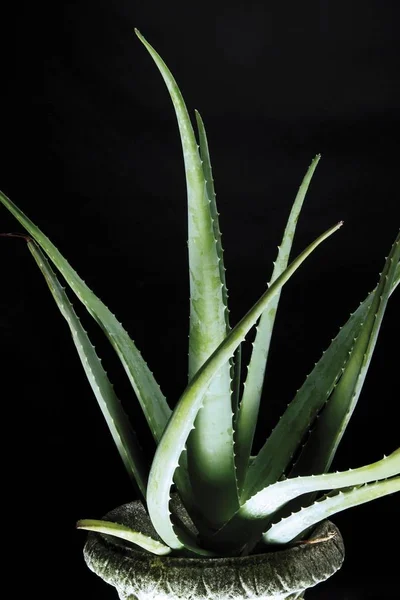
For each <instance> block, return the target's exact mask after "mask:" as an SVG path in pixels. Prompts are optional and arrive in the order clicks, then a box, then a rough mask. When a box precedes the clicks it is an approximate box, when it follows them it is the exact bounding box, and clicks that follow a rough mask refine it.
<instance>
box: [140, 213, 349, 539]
mask: <svg viewBox="0 0 400 600" xmlns="http://www.w3.org/2000/svg"><path fill="white" fill-rule="evenodd" d="M341 225H342V223H338V224H337V225H335V226H334V227H332V228H331V229H329V230H328V231H326V232H325V233H324V234H322V235H321V236H320V237H319V238H318V239H317V240H315V241H314V242H313V243H312V244H311V245H310V246H309V247H308V248H306V250H304V251H303V252H302V253H301V254H300V255H299V256H298V257H297V258H296V259H295V260H294V261H293V262H292V264H291V265H290V266H289V267H288V268H287V269H286V270H285V271H284V273H282V275H280V277H278V279H277V280H276V281H275V282H274V283H273V284H272V285H271V287H270V288H269V289H268V290H267V291H266V292H265V293H264V294H263V295H262V296H261V298H260V299H259V300H258V302H256V304H255V305H254V306H253V307H252V308H251V309H250V311H249V312H248V313H247V314H246V315H245V316H244V317H243V319H242V320H241V321H240V322H239V323H238V324H237V325H236V327H234V328H233V329H232V330H231V331H230V332H229V334H228V335H227V337H226V338H225V340H224V341H223V342H222V343H221V344H220V346H219V348H218V349H217V350H216V351H215V352H214V353H213V354H212V355H211V357H210V358H209V359H208V360H207V361H206V363H205V364H204V365H203V367H202V368H201V369H200V370H199V371H198V372H197V373H196V375H195V376H194V377H193V379H192V380H191V382H190V383H189V385H188V387H187V388H186V390H185V392H184V393H183V395H182V396H181V398H180V400H179V402H178V404H177V406H176V407H175V409H174V412H173V414H172V416H171V419H170V420H169V422H168V425H167V427H166V429H165V431H164V434H163V437H162V439H161V441H160V443H159V445H158V448H157V450H156V454H155V457H154V460H153V464H152V467H151V470H150V475H149V483H148V486H147V505H148V509H149V514H150V518H151V520H152V523H153V525H154V527H155V528H156V530H157V532H158V534H159V536H160V537H161V538H162V539H163V540H164V542H165V543H166V544H168V545H169V546H171V547H172V548H180V547H181V544H182V542H181V541H180V539H179V536H178V534H177V533H176V532H175V530H174V527H173V523H172V522H171V520H170V515H169V502H170V488H171V485H172V481H173V476H174V472H175V469H176V468H177V466H178V464H179V457H180V455H181V453H182V451H183V449H184V447H185V444H186V440H187V438H188V436H189V433H190V431H191V430H192V428H193V424H194V421H195V419H196V416H197V413H198V411H199V409H200V408H201V405H202V400H203V397H204V393H205V391H206V390H207V388H208V386H209V384H210V381H211V380H212V378H213V377H214V376H215V374H216V373H217V372H218V370H219V369H220V368H221V367H222V366H223V365H224V364H226V362H228V361H229V358H230V357H231V356H232V355H233V353H234V352H235V350H236V348H237V347H238V346H239V344H241V343H242V342H243V340H244V339H245V336H246V335H247V333H248V332H249V330H250V329H251V327H253V325H254V324H255V323H256V322H257V320H258V319H259V317H260V315H261V314H262V313H263V311H264V310H266V309H267V308H268V305H269V303H270V301H271V300H272V299H273V297H274V296H275V294H276V293H277V292H278V291H279V290H280V289H281V287H282V286H283V285H284V284H285V283H286V282H287V281H288V279H289V278H290V277H291V275H292V274H293V273H294V272H295V271H296V269H297V268H298V267H299V266H300V265H301V264H302V262H303V261H304V260H305V259H306V258H307V256H309V254H311V252H312V251H313V250H314V249H315V248H316V247H317V246H318V245H319V244H320V243H321V242H323V241H324V240H325V239H326V238H327V237H328V236H330V235H331V234H332V233H334V232H335V231H336V230H337V229H338V228H339V227H340V226H341ZM210 501H213V498H212V497H210Z"/></svg>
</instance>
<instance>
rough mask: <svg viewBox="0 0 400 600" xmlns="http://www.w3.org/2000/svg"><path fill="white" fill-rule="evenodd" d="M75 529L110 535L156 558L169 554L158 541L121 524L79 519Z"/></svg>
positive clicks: (166, 548)
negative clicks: (138, 547)
mask: <svg viewBox="0 0 400 600" xmlns="http://www.w3.org/2000/svg"><path fill="white" fill-rule="evenodd" d="M76 528H77V529H85V530H86V531H94V532H96V533H105V534H106V535H112V536H114V537H117V538H120V539H121V540H125V541H127V542H130V543H131V544H135V546H140V547H141V548H143V549H144V550H147V551H148V552H151V553H152V554H157V555H158V556H166V555H167V554H171V548H169V547H168V546H165V544H162V543H161V542H159V541H158V540H155V539H154V538H152V537H150V536H148V535H144V534H143V533H140V532H139V531H134V530H133V529H130V528H129V527H127V526H126V525H121V523H113V522H112V521H102V520H98V519H81V520H80V521H78V522H77V524H76Z"/></svg>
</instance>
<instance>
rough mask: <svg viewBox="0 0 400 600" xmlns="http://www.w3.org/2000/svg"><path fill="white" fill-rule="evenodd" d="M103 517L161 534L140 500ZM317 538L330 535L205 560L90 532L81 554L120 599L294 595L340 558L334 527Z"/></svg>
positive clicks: (262, 599) (257, 599)
mask: <svg viewBox="0 0 400 600" xmlns="http://www.w3.org/2000/svg"><path fill="white" fill-rule="evenodd" d="M182 516H183V517H184V515H182ZM104 518H105V519H107V520H109V521H117V522H119V523H123V524H124V525H128V526H129V527H132V529H135V530H137V531H140V532H142V533H144V534H145V535H151V536H152V537H154V538H156V539H160V538H159V537H158V535H157V534H156V532H155V530H154V528H153V526H152V524H151V522H150V520H149V518H148V515H147V513H146V511H145V510H144V508H143V505H142V504H141V503H140V502H132V503H130V504H124V505H123V506H120V507H119V508H116V509H115V510H113V511H111V512H109V513H108V514H107V515H105V517H104ZM331 536H332V537H331ZM320 538H329V539H327V540H326V541H319V542H316V543H312V544H310V543H305V544H299V545H294V546H291V547H287V548H286V549H284V550H278V551H271V552H265V553H263V554H254V555H250V556H243V557H227V558H211V559H210V558H185V557H179V558H177V557H172V556H156V555H153V554H150V553H148V552H145V551H144V550H143V551H142V550H141V549H139V548H137V547H134V546H132V545H129V544H128V543H126V542H124V541H123V540H119V539H118V538H114V537H111V536H106V535H103V534H98V533H90V534H89V535H88V540H87V542H86V545H85V548H84V558H85V561H86V564H87V565H88V567H89V568H90V569H91V570H92V571H94V573H96V574H97V575H99V576H100V577H101V578H102V579H103V580H104V581H106V582H107V583H109V584H111V585H113V586H114V587H115V588H116V590H117V592H118V595H119V598H120V599H121V600H177V599H180V600H251V599H254V600H272V599H274V600H284V599H287V600H299V599H300V598H303V597H304V592H305V591H306V590H307V589H308V588H310V587H313V586H315V585H317V584H318V583H320V582H321V581H325V580H326V579H328V578H329V577H331V575H333V574H334V573H335V572H336V571H337V570H338V569H339V568H340V567H341V565H342V563H343V559H344V546H343V540H342V536H341V534H340V532H339V530H338V529H337V527H336V526H335V525H333V523H331V522H329V521H324V522H323V523H321V524H320V525H318V526H317V527H316V528H315V530H314V532H313V534H312V536H311V537H310V540H311V541H312V540H313V539H320Z"/></svg>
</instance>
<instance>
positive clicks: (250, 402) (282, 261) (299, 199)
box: [235, 155, 321, 492]
mask: <svg viewBox="0 0 400 600" xmlns="http://www.w3.org/2000/svg"><path fill="white" fill-rule="evenodd" d="M320 158H321V156H320V155H317V156H316V157H315V158H314V160H313V161H312V163H311V165H310V166H309V168H308V170H307V173H306V175H305V177H304V179H303V181H302V183H301V185H300V188H299V191H298V192H297V195H296V198H295V200H294V203H293V206H292V209H291V211H290V215H289V218H288V222H287V225H286V228H285V231H284V234H283V238H282V242H281V245H280V246H279V251H278V256H277V259H276V262H275V263H274V270H273V273H272V277H271V281H270V283H272V282H273V281H275V280H276V279H277V278H278V277H279V275H280V274H281V273H283V271H284V270H285V269H286V267H287V265H288V262H289V256H290V252H291V249H292V243H293V239H294V234H295V232H296V225H297V221H298V219H299V216H300V211H301V209H302V206H303V202H304V199H305V196H306V193H307V190H308V187H309V185H310V183H311V179H312V176H313V175H314V172H315V169H316V168H317V165H318V162H319V160H320ZM279 298H280V292H279V293H278V294H276V296H275V298H274V299H273V301H272V302H271V304H270V306H269V308H268V310H267V311H265V312H264V313H263V314H262V315H261V318H260V322H259V324H258V325H257V328H256V331H257V333H256V337H255V340H254V343H253V349H252V353H251V359H250V362H249V366H248V371H247V377H246V382H245V385H244V388H243V396H242V401H241V403H240V406H239V413H238V419H237V424H236V433H235V452H236V468H237V478H238V488H239V492H241V491H242V490H243V485H244V479H245V476H246V472H247V467H248V464H249V458H250V454H251V449H252V445H253V439H254V434H255V430H256V425H257V419H258V413H259V407H260V400H261V394H262V390H263V384H264V376H265V370H266V366H267V360H268V353H269V348H270V344H271V338H272V332H273V329H274V323H275V317H276V312H277V310H278V304H279Z"/></svg>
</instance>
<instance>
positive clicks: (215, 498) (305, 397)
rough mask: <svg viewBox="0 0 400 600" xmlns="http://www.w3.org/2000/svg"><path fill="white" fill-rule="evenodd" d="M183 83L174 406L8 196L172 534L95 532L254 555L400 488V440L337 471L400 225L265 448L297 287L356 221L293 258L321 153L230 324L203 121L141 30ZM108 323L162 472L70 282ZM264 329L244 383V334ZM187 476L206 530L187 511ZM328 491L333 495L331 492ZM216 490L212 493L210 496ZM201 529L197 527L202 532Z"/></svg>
mask: <svg viewBox="0 0 400 600" xmlns="http://www.w3.org/2000/svg"><path fill="white" fill-rule="evenodd" d="M136 33H137V35H138V37H139V39H140V40H141V42H142V43H143V44H144V46H145V47H146V49H147V50H148V52H149V53H150V55H151V57H152V58H153V60H154V62H155V64H156V65H157V67H158V69H159V71H160V73H161V75H162V77H163V79H164V81H165V83H166V86H167V88H168V91H169V93H170V96H171V99H172V102H173V106H174V109H175V112H176V116H177V120H178V125H179V131H180V136H181V141H182V148H183V156H184V163H185V173H186V184H187V195H188V240H189V274H190V328H189V381H188V385H187V387H186V389H185V390H184V391H183V393H182V395H181V397H180V398H179V399H178V400H177V402H176V404H175V407H174V409H173V410H172V409H171V407H170V405H169V404H168V403H167V400H166V398H165V397H164V395H163V393H162V391H161V390H160V387H159V386H158V384H157V382H156V380H155V379H154V376H153V375H152V372H151V371H150V369H149V367H148V366H147V364H146V363H145V361H144V359H143V358H142V356H141V354H140V352H139V350H138V349H137V347H136V345H135V343H134V342H133V340H132V339H131V338H130V337H129V336H128V334H127V332H126V331H125V329H124V328H123V326H122V325H121V323H119V322H118V320H117V319H116V318H115V316H114V315H113V314H112V312H111V311H110V310H109V309H108V308H107V307H106V306H105V305H104V304H103V302H102V301H101V300H100V299H99V298H98V297H97V296H96V295H95V294H94V293H93V292H92V291H91V290H90V289H89V288H88V286H87V285H86V284H85V283H84V282H83V280H82V279H81V278H80V277H79V275H78V274H77V273H76V271H75V270H74V269H73V268H72V267H71V266H70V265H69V263H68V262H67V261H66V259H65V258H64V257H63V256H62V255H61V253H60V252H59V251H58V250H57V248H56V247H55V246H54V245H53V244H52V243H51V241H50V240H49V239H48V238H47V237H46V236H45V235H44V234H43V233H42V232H41V231H40V229H39V228H38V227H37V226H36V225H34V223H33V222H32V221H31V220H30V219H29V218H28V217H27V216H26V215H25V214H24V213H23V212H22V211H21V210H20V209H19V208H18V207H17V206H16V205H15V204H14V203H13V202H12V201H11V200H10V199H9V198H7V197H6V196H5V195H4V194H1V195H0V199H1V202H2V204H3V205H4V206H5V207H6V208H7V209H8V210H9V211H10V212H11V213H12V214H13V215H14V216H15V217H16V219H18V221H19V222H20V224H21V225H22V226H23V227H24V228H25V230H26V231H27V234H26V236H25V237H26V240H27V245H28V248H29V250H30V251H31V253H32V255H33V257H34V259H35V261H36V263H37V265H38V267H39V269H40V270H41V272H42V274H43V276H44V277H45V280H46V282H47V284H48V286H49V288H50V291H51V293H52V295H53V297H54V299H55V301H56V303H57V305H58V307H59V309H60V311H61V313H62V315H63V317H64V318H65V319H66V321H67V323H68V325H69V328H70V330H71V334H72V338H73V341H74V343H75V345H76V349H77V351H78V353H79V357H80V360H81V362H82V366H83V368H84V370H85V372H86V375H87V377H88V380H89V382H90V385H91V387H92V389H93V392H94V394H95V396H96V399H97V401H98V403H99V406H100V408H101V410H102V412H103V415H104V417H105V419H106V421H107V424H108V427H109V429H110V432H111V434H112V436H113V438H114V441H115V444H116V446H117V448H118V451H119V453H120V455H121V458H122V460H123V462H124V465H125V467H126V469H127V472H128V474H129V476H130V477H131V479H132V481H133V483H134V484H135V486H136V489H137V491H138V492H139V494H140V496H141V498H142V500H143V503H144V505H145V506H146V508H147V511H148V514H149V516H150V519H151V522H152V523H153V525H154V528H155V530H156V531H157V533H158V535H159V537H160V538H161V540H162V541H161V542H160V541H159V540H156V539H153V538H152V537H150V536H146V535H144V534H143V533H141V532H138V531H133V530H131V529H130V528H128V527H126V526H125V525H121V524H119V523H112V522H108V521H100V520H93V519H85V520H81V521H79V522H78V527H79V528H81V529H86V530H92V531H98V532H103V533H106V534H109V535H112V536H117V537H120V538H122V539H124V540H127V541H129V542H132V543H133V544H134V545H136V546H140V547H141V548H143V549H145V550H146V551H148V552H151V553H154V554H159V555H166V554H172V555H176V556H180V555H187V554H190V555H193V556H196V555H199V556H203V557H205V558H207V557H210V558H212V557H216V556H235V555H240V554H242V555H243V554H248V553H251V552H252V551H253V550H254V548H255V547H256V546H257V548H258V549H259V548H262V547H263V546H267V545H274V546H275V545H284V544H288V543H290V542H293V541H296V540H298V539H302V538H303V537H304V536H305V535H306V533H307V532H308V531H309V529H310V528H311V527H313V526H314V525H315V524H317V523H318V522H319V521H321V520H323V519H325V518H327V517H329V516H331V515H333V514H335V513H336V512H339V511H342V510H344V509H347V508H350V507H352V506H356V505H359V504H362V503H364V502H369V501H371V500H373V499H375V498H379V497H382V496H384V495H387V494H392V493H394V492H397V491H400V448H398V449H395V450H394V451H393V452H392V454H390V455H389V456H387V457H384V458H382V459H380V460H377V461H376V462H374V463H372V464H369V465H365V466H362V467H359V468H355V469H353V470H349V471H346V472H339V473H331V472H330V467H331V464H332V460H333V457H334V455H335V452H336V450H337V447H338V444H339V443H340V440H341V438H342V436H343V433H344V431H345V429H346V427H347V425H348V422H349V419H350V417H351V415H352V413H353V410H354V408H355V406H356V404H357V401H358V398H359V395H360V392H361V389H362V386H363V383H364V380H365V376H366V373H367V371H368V367H369V364H370V361H371V357H372V354H373V350H374V347H375V344H376V340H377V336H378V333H379V329H380V326H381V323H382V319H383V316H384V313H385V309H386V306H387V303H388V301H389V298H390V296H391V295H392V293H393V292H394V290H395V288H396V287H397V285H398V284H399V281H400V237H399V235H398V236H397V238H396V240H395V242H394V244H393V246H392V248H391V250H390V252H389V254H388V257H387V259H386V262H385V264H384V267H383V270H382V273H381V276H380V279H379V282H378V284H377V286H376V287H375V289H374V290H373V291H372V292H371V293H370V294H369V295H368V296H367V297H366V298H365V300H364V301H363V302H362V303H361V304H360V306H359V307H358V308H357V310H356V311H355V312H354V313H353V314H351V316H350V318H349V320H348V321H347V323H346V324H345V325H344V326H343V327H342V328H341V329H340V331H339V333H338V335H337V336H336V338H335V339H334V340H333V341H332V343H331V345H330V346H329V348H328V349H327V350H326V351H325V352H324V354H323V355H322V357H321V359H320V360H319V362H318V363H316V365H315V367H314V369H313V370H312V372H311V373H310V374H309V375H308V376H307V378H306V379H305V382H304V384H303V385H302V386H301V387H300V389H299V390H298V391H297V393H296V395H295V397H294V398H293V400H292V402H291V403H290V404H289V405H288V407H287V408H286V410H285V412H284V413H283V415H282V417H281V418H280V420H279V422H278V423H277V425H276V426H275V428H274V429H273V431H272V432H271V434H270V436H269V437H268V439H267V440H266V441H265V443H264V445H263V446H262V447H261V450H260V451H259V452H258V453H257V454H256V455H253V454H252V448H253V440H254V434H255V428H256V424H257V419H258V414H259V407H260V402H261V396H262V387H263V381H264V376H265V370H266V364H267V359H268V353H269V347H270V342H271V338H272V332H273V329H274V322H275V316H276V313H277V309H278V304H279V298H280V294H281V291H282V288H283V286H284V285H285V283H286V282H287V281H288V280H289V278H290V277H291V276H292V275H293V274H294V273H295V272H296V271H297V269H298V268H299V267H300V266H301V264H302V263H303V262H304V260H305V259H306V258H307V257H308V256H309V255H310V254H311V253H312V252H313V251H314V250H315V249H316V248H317V247H318V246H319V245H320V244H321V243H322V242H323V241H325V240H326V239H327V238H328V237H330V236H331V235H332V234H333V233H334V232H336V231H337V230H338V229H339V228H340V227H341V225H342V223H338V224H336V225H334V226H333V227H331V228H330V229H329V230H328V231H326V232H325V233H323V234H322V235H320V236H319V237H318V238H317V239H316V240H315V241H313V242H312V243H311V244H310V245H309V246H308V247H307V248H306V249H305V250H304V251H303V252H301V254H299V255H298V256H297V257H296V258H294V259H293V260H292V261H291V262H289V256H290V253H291V246H292V242H293V238H294V235H295V230H296V226H297V221H298V218H299V214H300V211H301V208H302V205H303V201H304V198H305V195H306V192H307V189H308V187H309V184H310V182H311V179H312V177H313V175H314V171H315V169H316V167H317V164H318V162H319V159H320V157H319V156H316V157H315V159H314V160H313V161H312V163H311V165H310V167H309V169H308V171H307V173H306V175H305V177H304V179H303V181H302V183H301V185H300V188H299V191H298V194H297V196H296V198H295V201H294V204H293V207H292V209H291V212H290V214H289V218H288V222H287V226H286V229H285V231H284V234H283V238H282V243H281V245H280V247H279V251H278V256H277V258H276V261H275V263H274V268H273V273H272V276H271V279H270V283H269V286H268V288H267V290H266V291H265V293H264V294H263V295H262V296H261V297H260V298H259V300H258V301H257V302H256V303H255V304H254V306H252V307H251V308H250V310H249V311H248V312H247V314H246V315H245V316H244V317H243V318H242V319H241V320H240V321H239V322H238V323H236V324H235V325H234V326H233V324H232V325H231V323H230V322H229V312H228V306H227V296H228V295H227V289H226V282H225V269H224V264H223V251H222V246H221V234H220V230H219V226H218V212H217V207H216V199H215V192H214V185H213V177H212V171H211V163H210V155H209V149H208V144H207V137H206V132H205V128H204V124H203V121H202V119H201V117H200V115H199V113H197V112H196V125H197V139H196V133H195V131H194V129H193V126H192V123H191V121H190V117H189V115H188V112H187V109H186V106H185V103H184V100H183V98H182V95H181V93H180V90H179V88H178V86H177V84H176V82H175V80H174V78H173V76H172V74H171V73H170V71H169V70H168V68H167V66H166V65H165V63H164V62H163V60H162V59H161V57H160V56H159V55H158V54H157V52H156V51H155V50H154V49H153V48H152V47H151V46H150V44H149V43H148V42H147V41H146V40H145V39H144V38H143V36H142V35H141V34H140V33H139V32H138V31H136ZM53 267H55V269H56V271H58V272H59V273H60V274H61V276H62V277H63V279H64V280H65V281H66V283H67V285H68V287H69V290H70V291H71V292H72V293H73V294H75V295H76V297H77V298H78V300H80V301H81V302H82V304H83V305H84V306H85V308H86V309H87V311H88V312H89V314H90V315H91V316H92V317H93V319H94V320H95V321H96V322H97V323H98V325H100V327H101V328H102V330H103V331H104V333H105V334H106V336H107V338H108V340H109V341H110V343H111V344H112V346H113V348H114V350H115V351H116V353H117V355H118V357H119V359H120V360H121V362H122V364H123V366H124V369H125V371H126V374H127V376H128V378H129V381H130V383H131V385H132V388H133V391H134V393H135V395H136V396H137V399H138V401H139V403H140V405H141V408H142V410H143V413H144V416H145V418H146V421H147V423H148V426H149V428H150V430H151V433H152V435H153V437H154V439H155V441H156V443H157V450H156V453H155V456H154V458H153V461H152V465H151V468H150V470H149V472H148V471H147V469H146V466H145V465H146V464H147V461H146V460H145V457H144V456H143V450H142V449H141V446H140V444H139V443H138V441H137V438H136V434H135V427H134V426H132V424H131V423H130V421H129V419H128V418H127V416H126V414H125V412H124V409H123V407H122V404H121V403H120V401H119V399H118V397H117V396H116V393H115V391H114V389H113V386H112V384H111V383H110V381H109V379H108V376H107V374H106V372H105V371H104V369H103V367H102V364H101V361H100V359H99V358H98V356H97V355H96V352H95V350H94V347H93V346H92V344H91V342H90V340H89V338H88V335H87V333H86V332H85V330H84V329H83V327H82V325H81V323H80V320H79V318H78V316H77V315H76V313H75V311H74V308H73V306H72V304H71V302H70V300H69V298H68V295H67V293H66V290H65V288H64V287H63V286H62V284H61V283H60V282H59V280H58V276H57V273H56V271H54V270H53ZM253 327H256V335H255V339H254V343H253V347H252V353H251V359H250V363H249V366H248V370H247V376H246V378H245V381H244V382H242V383H243V385H242V383H241V381H240V378H241V352H240V350H241V345H242V344H243V343H244V342H245V338H246V336H247V334H248V333H249V332H250V330H251V329H252V328H253ZM173 486H174V487H175V490H176V493H177V495H178V496H177V497H178V499H179V502H180V503H181V504H182V505H183V506H184V507H185V509H186V511H187V513H188V515H189V517H190V519H191V520H192V523H193V525H194V528H193V527H188V526H187V524H184V522H183V521H182V520H181V519H180V518H179V517H178V515H177V512H176V511H175V509H174V504H173V503H172V502H171V495H172V489H173ZM322 494H323V495H322ZM210 498H212V502H210ZM194 531H195V532H196V533H194Z"/></svg>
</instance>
